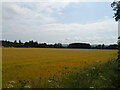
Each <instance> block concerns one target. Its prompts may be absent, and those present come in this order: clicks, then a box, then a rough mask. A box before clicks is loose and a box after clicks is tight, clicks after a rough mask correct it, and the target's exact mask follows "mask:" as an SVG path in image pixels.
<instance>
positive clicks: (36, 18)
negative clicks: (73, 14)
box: [2, 0, 117, 44]
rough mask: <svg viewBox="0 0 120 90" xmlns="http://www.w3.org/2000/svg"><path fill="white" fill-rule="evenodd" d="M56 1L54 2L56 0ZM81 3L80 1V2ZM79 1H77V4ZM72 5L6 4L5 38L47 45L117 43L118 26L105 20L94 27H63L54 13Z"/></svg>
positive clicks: (81, 25)
mask: <svg viewBox="0 0 120 90" xmlns="http://www.w3.org/2000/svg"><path fill="white" fill-rule="evenodd" d="M53 1H54V0H53ZM77 1H78V0H77ZM77 1H76V2H77ZM69 4H70V2H67V1H66V3H64V2H51V1H50V3H48V2H43V3H22V4H21V3H3V9H2V10H3V39H8V40H15V39H17V40H19V39H20V40H23V41H26V40H31V39H33V40H37V41H40V42H48V43H55V42H61V43H71V42H89V43H105V44H109V43H116V42H117V23H115V22H114V20H111V19H107V18H106V17H105V18H106V19H105V20H103V21H101V22H96V23H91V24H79V23H71V24H61V23H59V22H58V21H57V20H56V19H55V17H53V16H52V15H51V14H52V13H53V12H55V13H59V14H62V12H61V10H62V9H63V8H65V7H66V6H67V5H69Z"/></svg>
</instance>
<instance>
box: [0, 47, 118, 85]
mask: <svg viewBox="0 0 120 90" xmlns="http://www.w3.org/2000/svg"><path fill="white" fill-rule="evenodd" d="M116 57H117V50H98V49H55V48H2V83H3V87H7V85H8V82H9V81H18V80H28V81H31V82H32V83H33V84H35V82H38V79H40V80H41V84H40V85H41V87H42V82H44V81H45V80H47V79H48V78H49V76H51V75H53V74H54V75H56V76H61V75H62V72H63V71H64V70H65V69H67V70H69V71H72V70H76V68H78V67H80V68H81V69H82V68H85V67H88V66H92V65H94V64H96V63H102V62H106V61H108V60H110V59H114V58H116ZM36 86H37V85H36Z"/></svg>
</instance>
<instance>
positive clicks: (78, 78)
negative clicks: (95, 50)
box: [47, 60, 120, 88]
mask: <svg viewBox="0 0 120 90" xmlns="http://www.w3.org/2000/svg"><path fill="white" fill-rule="evenodd" d="M119 76H120V71H119V70H118V61H115V60H109V61H108V62H106V63H98V64H96V65H95V66H92V67H89V68H86V69H84V70H81V71H79V70H77V71H75V72H66V74H64V75H63V77H62V78H59V79H58V78H56V77H52V78H51V79H49V80H48V85H47V87H49V88H119V84H120V78H119Z"/></svg>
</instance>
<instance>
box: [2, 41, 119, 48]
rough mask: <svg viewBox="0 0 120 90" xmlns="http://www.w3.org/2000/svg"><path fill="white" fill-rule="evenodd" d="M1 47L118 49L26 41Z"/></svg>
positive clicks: (5, 43) (112, 46) (80, 44)
mask: <svg viewBox="0 0 120 90" xmlns="http://www.w3.org/2000/svg"><path fill="white" fill-rule="evenodd" d="M1 42H2V46H3V47H25V48H30V47H31V48H84V49H118V45H117V44H111V45H109V46H106V45H104V44H102V45H101V44H100V45H96V46H95V47H93V46H92V45H90V44H88V43H70V44H69V45H68V46H67V47H64V46H63V45H62V44H61V43H55V44H47V43H38V42H37V41H33V40H31V41H28V42H25V43H23V42H21V40H19V42H17V40H15V41H14V42H12V41H7V40H5V41H4V40H2V41H1Z"/></svg>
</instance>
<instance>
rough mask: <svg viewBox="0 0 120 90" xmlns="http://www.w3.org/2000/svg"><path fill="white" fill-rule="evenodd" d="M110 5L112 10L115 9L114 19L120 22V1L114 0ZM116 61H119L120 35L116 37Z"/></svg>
mask: <svg viewBox="0 0 120 90" xmlns="http://www.w3.org/2000/svg"><path fill="white" fill-rule="evenodd" d="M111 7H112V8H113V10H114V11H115V13H114V18H115V20H116V21H118V23H120V1H114V2H113V3H112V4H111ZM118 49H119V51H118V59H117V60H118V61H120V36H119V37H118Z"/></svg>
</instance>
